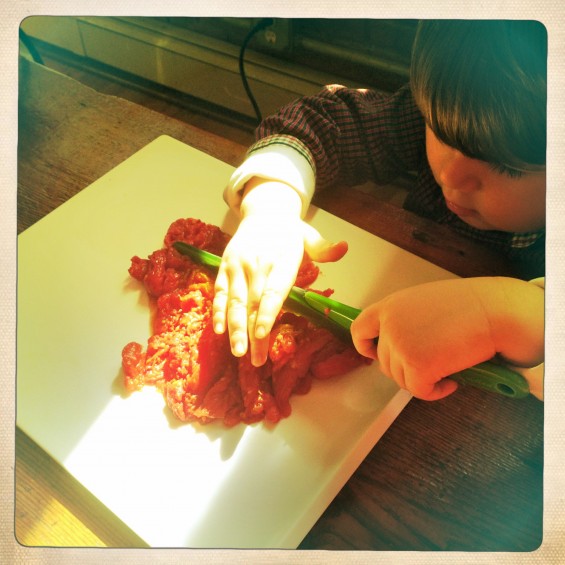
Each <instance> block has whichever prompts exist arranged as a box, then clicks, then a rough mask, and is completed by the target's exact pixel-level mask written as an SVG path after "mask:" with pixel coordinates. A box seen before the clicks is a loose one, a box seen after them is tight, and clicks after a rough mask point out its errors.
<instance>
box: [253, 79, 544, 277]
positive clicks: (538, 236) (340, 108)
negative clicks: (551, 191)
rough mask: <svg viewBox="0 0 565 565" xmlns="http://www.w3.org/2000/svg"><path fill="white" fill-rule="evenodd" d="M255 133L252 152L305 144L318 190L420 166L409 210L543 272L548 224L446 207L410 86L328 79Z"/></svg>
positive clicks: (527, 269)
mask: <svg viewBox="0 0 565 565" xmlns="http://www.w3.org/2000/svg"><path fill="white" fill-rule="evenodd" d="M256 138H257V141H256V143H255V144H254V145H253V146H252V147H251V148H250V150H249V153H252V152H253V151H256V150H257V149H261V148H264V147H267V146H273V145H276V144H283V145H286V146H290V147H292V148H293V149H296V150H297V151H299V152H300V153H301V154H302V156H303V157H305V158H306V159H308V160H309V162H310V164H311V166H312V169H313V170H314V172H315V175H316V189H317V190H323V189H324V187H327V186H330V185H335V184H340V185H345V186H354V185H357V184H361V183H363V182H366V181H368V180H372V181H374V182H375V183H376V184H385V183H389V182H392V181H393V180H394V179H395V178H397V177H398V176H399V175H401V174H404V173H406V172H414V173H415V174H416V182H415V185H414V187H413V188H412V190H411V191H410V192H409V195H408V196H407V198H406V201H405V203H404V207H405V208H406V209H408V210H410V211H413V212H415V213H417V214H419V215H421V216H425V217H427V218H431V219H433V220H435V221H436V222H438V223H441V224H448V225H450V226H451V227H452V228H453V229H454V230H456V231H457V232H459V233H462V234H464V235H466V236H468V237H470V238H472V239H474V240H478V241H480V242H482V243H484V244H487V245H490V246H493V247H495V248H496V249H498V250H500V251H502V252H504V253H506V254H508V256H509V257H510V259H512V260H514V261H515V262H516V263H517V265H518V267H519V269H520V272H521V273H523V276H524V277H526V278H530V277H536V276H543V274H544V268H545V230H540V231H536V232H528V233H520V234H512V233H507V232H502V231H494V230H490V231H485V230H478V229H475V228H473V227H471V226H469V225H467V224H466V223H464V222H463V221H462V220H460V219H459V218H458V217H457V216H456V215H455V214H453V213H452V212H451V211H450V210H449V209H448V208H447V207H446V205H445V199H444V198H443V195H442V192H441V189H440V187H439V186H438V184H437V183H436V182H435V179H434V177H433V175H432V172H431V170H430V167H429V165H428V160H427V157H426V146H425V123H424V119H423V117H422V115H421V113H420V112H419V110H418V108H417V106H416V104H415V102H414V100H413V98H412V94H411V92H410V88H409V86H408V85H407V86H405V87H403V88H401V89H400V90H399V91H398V92H396V93H394V94H392V95H390V94H384V93H381V92H377V91H374V90H364V89H361V90H357V89H348V88H344V87H342V86H336V85H333V86H328V87H326V88H325V89H324V90H323V91H322V92H321V93H320V94H318V95H316V96H309V97H305V98H302V99H300V100H298V101H296V102H294V103H291V104H289V105H287V106H285V107H283V108H281V110H280V111H279V112H278V113H276V114H274V115H272V116H270V117H268V118H266V119H265V120H263V122H262V123H261V125H260V126H259V128H258V129H257V132H256Z"/></svg>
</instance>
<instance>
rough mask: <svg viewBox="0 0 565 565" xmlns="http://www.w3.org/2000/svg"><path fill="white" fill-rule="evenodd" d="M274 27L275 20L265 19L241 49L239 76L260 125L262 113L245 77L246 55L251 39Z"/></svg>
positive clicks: (257, 25)
mask: <svg viewBox="0 0 565 565" xmlns="http://www.w3.org/2000/svg"><path fill="white" fill-rule="evenodd" d="M271 25H273V18H263V19H262V20H261V21H260V22H258V23H256V24H255V25H254V26H253V27H252V28H251V30H250V31H249V33H248V34H247V36H246V37H245V39H244V40H243V43H242V44H241V49H240V51H239V74H240V76H241V81H242V82H243V88H245V92H246V93H247V97H248V98H249V101H250V102H251V105H252V106H253V110H255V115H256V116H257V121H258V123H261V120H262V119H263V117H262V116H261V111H260V110H259V106H258V104H257V101H256V100H255V97H254V96H253V92H251V88H250V87H249V83H248V82H247V76H246V75H245V67H244V55H245V49H246V48H247V44H248V43H249V42H250V41H251V38H252V37H253V36H254V35H255V34H256V33H257V32H259V31H261V30H262V29H265V28H267V27H269V26H271Z"/></svg>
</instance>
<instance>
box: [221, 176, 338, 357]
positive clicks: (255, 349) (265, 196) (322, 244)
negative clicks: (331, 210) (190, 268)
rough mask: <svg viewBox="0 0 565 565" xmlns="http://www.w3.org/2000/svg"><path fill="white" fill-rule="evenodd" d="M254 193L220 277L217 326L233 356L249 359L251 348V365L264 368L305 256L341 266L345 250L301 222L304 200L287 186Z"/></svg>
mask: <svg viewBox="0 0 565 565" xmlns="http://www.w3.org/2000/svg"><path fill="white" fill-rule="evenodd" d="M251 188H252V190H249V191H248V192H247V193H246V196H245V197H244V200H243V202H242V206H241V213H242V220H241V222H240V224H239V226H238V229H237V231H236V233H235V234H234V236H233V237H232V239H231V240H230V242H229V244H228V246H227V247H226V250H225V252H224V254H223V257H222V263H221V265H220V268H219V270H218V275H217V277H216V285H215V298H214V305H213V323H214V331H215V332H216V333H223V332H224V331H225V330H226V326H227V329H228V331H229V334H230V343H231V350H232V353H233V354H234V355H236V356H238V357H240V356H242V355H245V353H246V352H247V350H248V343H249V344H250V350H251V362H252V363H253V364H254V365H255V366H260V365H262V364H263V363H265V361H266V360H267V353H268V345H269V334H270V332H271V329H272V326H273V324H274V321H275V318H276V316H277V315H278V313H279V311H280V309H281V307H282V305H283V302H284V301H285V299H286V297H287V295H288V293H289V291H290V289H291V287H292V285H293V284H294V281H295V280H296V275H297V273H298V269H299V267H300V264H301V262H302V258H303V255H304V251H305V250H306V252H307V253H308V254H309V255H310V257H311V258H312V259H313V260H314V261H337V260H338V259H340V258H341V257H342V256H343V255H344V253H345V252H346V251H347V244H346V243H345V242H341V243H338V244H335V245H332V244H329V243H328V242H326V241H325V240H324V239H323V238H322V237H321V236H320V234H319V233H318V232H317V231H316V230H315V229H314V228H312V227H311V226H309V225H308V224H306V223H305V222H303V221H302V220H301V219H300V210H301V201H300V198H299V197H298V195H297V194H296V192H295V191H294V190H293V189H292V188H290V187H289V186H287V185H284V184H281V183H276V182H265V181H262V182H261V183H258V184H253V185H252V187H251Z"/></svg>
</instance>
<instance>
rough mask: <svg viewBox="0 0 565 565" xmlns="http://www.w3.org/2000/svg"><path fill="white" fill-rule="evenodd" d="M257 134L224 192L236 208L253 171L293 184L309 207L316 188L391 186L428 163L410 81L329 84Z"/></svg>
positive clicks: (273, 118)
mask: <svg viewBox="0 0 565 565" xmlns="http://www.w3.org/2000/svg"><path fill="white" fill-rule="evenodd" d="M256 138H257V141H256V143H255V144H254V145H253V146H252V147H251V148H250V149H249V151H248V153H247V156H246V159H245V162H244V163H243V164H242V166H241V167H239V168H238V169H237V170H236V171H235V173H234V175H233V176H232V178H231V180H230V183H229V185H228V187H227V188H226V191H225V193H224V197H225V199H226V201H227V202H228V204H229V205H230V206H232V207H233V208H236V209H237V207H238V206H239V203H240V200H241V193H242V190H243V187H244V186H245V183H246V182H247V180H249V179H250V178H252V177H253V176H258V177H262V178H267V179H270V180H279V181H281V182H285V183H287V184H289V185H290V186H292V187H293V188H294V189H295V190H296V191H297V192H298V194H299V195H300V197H301V199H302V204H303V212H305V210H306V209H307V208H308V205H309V202H310V200H311V198H312V195H313V193H314V191H315V190H320V189H324V188H325V187H327V186H330V185H334V184H337V183H340V184H342V185H345V186H354V185H356V184H360V183H363V182H365V181H368V180H373V181H375V182H376V183H377V184H381V183H388V182H390V181H392V180H393V179H394V178H395V177H397V176H398V175H399V174H401V173H403V172H405V171H406V170H414V169H416V168H417V167H418V163H420V162H421V161H422V159H424V160H425V141H424V122H423V118H422V117H421V115H420V113H419V111H418V110H417V107H416V105H415V103H414V101H413V99H412V96H411V93H410V89H409V88H408V86H406V87H404V88H402V89H400V90H399V91H398V92H396V93H394V94H384V93H382V92H378V91H374V90H367V89H350V88H346V87H343V86H339V85H330V86H326V87H325V88H324V89H323V90H322V91H321V92H320V93H319V94H317V95H315V96H308V97H304V98H301V99H299V100H297V101H296V102H293V103H291V104H288V105H287V106H285V107H283V108H281V110H280V111H278V112H277V113H276V114H274V115H272V116H270V117H268V118H266V119H265V120H263V122H262V123H261V125H260V126H259V128H258V129H257V132H256Z"/></svg>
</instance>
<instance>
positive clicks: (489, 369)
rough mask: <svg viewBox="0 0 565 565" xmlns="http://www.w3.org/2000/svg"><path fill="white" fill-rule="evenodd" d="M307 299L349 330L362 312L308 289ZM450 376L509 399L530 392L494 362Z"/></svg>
mask: <svg viewBox="0 0 565 565" xmlns="http://www.w3.org/2000/svg"><path fill="white" fill-rule="evenodd" d="M305 298H306V300H307V301H308V303H309V304H310V305H311V306H312V307H313V308H316V309H318V310H319V311H326V316H327V317H328V318H330V319H331V320H332V321H333V322H334V323H335V324H336V325H337V326H339V327H341V328H343V329H347V330H349V328H350V326H351V322H352V321H353V320H354V319H355V318H356V317H357V316H358V315H359V313H360V312H361V310H359V309H357V308H353V307H352V306H347V305H346V304H342V303H341V302H337V301H336V300H333V299H331V298H327V297H326V296H320V295H318V294H315V293H312V292H306V293H305ZM378 339H379V338H378V337H376V338H375V343H378ZM450 378H452V379H453V380H455V381H457V382H458V383H461V384H463V385H470V386H473V387H477V388H481V389H484V390H487V391H490V392H496V393H498V394H502V395H504V396H507V397H510V398H524V397H525V396H528V394H529V393H530V387H529V385H528V381H526V379H525V378H524V377H523V376H522V375H520V374H519V373H516V372H515V371H513V370H512V369H509V368H507V367H504V366H503V365H499V364H497V363H493V362H491V361H485V362H484V363H479V364H478V365H475V366H474V367H470V368H468V369H464V370H463V371H459V372H458V373H455V374H453V375H450Z"/></svg>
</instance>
